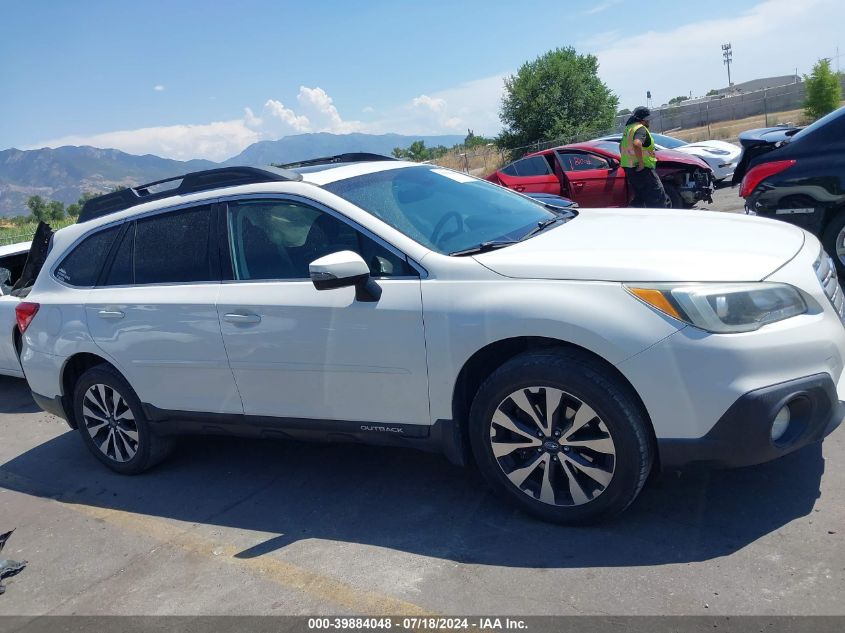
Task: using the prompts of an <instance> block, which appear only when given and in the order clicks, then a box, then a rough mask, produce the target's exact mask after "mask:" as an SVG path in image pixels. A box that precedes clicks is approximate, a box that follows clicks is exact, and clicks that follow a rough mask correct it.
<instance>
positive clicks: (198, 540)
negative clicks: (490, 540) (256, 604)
mask: <svg viewBox="0 0 845 633" xmlns="http://www.w3.org/2000/svg"><path fill="white" fill-rule="evenodd" d="M3 482H6V483H8V484H11V486H10V487H11V489H12V490H14V489H15V487H16V486H15V485H14V484H15V483H16V482H17V483H18V484H24V483H26V484H28V485H27V486H25V487H26V488H30V489H32V486H33V484H34V485H35V486H36V488H35V489H38V488H40V487H43V486H38V484H37V483H36V482H32V481H31V480H28V479H25V478H22V477H20V476H18V475H14V474H12V473H10V472H8V471H6V470H4V469H0V485H2V483H3ZM22 487H23V486H22ZM57 503H59V504H60V505H61V506H62V507H63V508H67V509H69V510H73V511H74V512H78V513H79V514H82V515H85V516H87V517H91V518H93V519H97V520H100V521H104V522H106V523H109V524H111V525H114V526H117V527H120V528H123V529H126V530H130V531H132V532H137V533H139V534H142V535H144V536H149V537H152V538H154V539H155V540H157V541H161V542H162V543H163V544H166V545H173V546H175V547H179V548H181V549H183V550H185V551H188V552H191V553H193V554H198V555H200V556H205V557H211V558H213V559H214V560H215V561H219V562H222V563H226V564H229V565H235V566H237V567H241V568H246V569H249V570H250V571H253V572H256V573H258V574H260V576H261V578H266V579H268V580H271V581H273V582H275V583H277V584H279V585H282V586H284V587H287V588H290V589H297V590H299V591H303V592H305V593H307V594H308V595H310V596H313V597H315V598H318V599H320V600H327V601H330V602H333V603H334V604H337V605H341V606H343V607H347V608H348V609H350V610H351V611H353V612H356V613H361V614H363V615H374V616H375V615H436V614H433V613H431V612H429V611H426V610H425V609H423V608H422V607H420V606H418V605H416V604H413V603H411V602H406V601H404V600H399V599H397V598H392V597H390V596H386V595H384V594H380V593H377V592H374V591H367V590H362V589H357V588H355V587H353V586H351V585H349V584H347V583H344V582H340V581H338V580H335V579H333V578H330V577H328V576H324V575H322V574H319V573H316V572H313V571H310V570H308V569H305V568H303V567H299V566H297V565H293V564H291V563H287V562H284V561H281V560H279V559H277V558H273V557H271V556H266V555H265V556H259V557H256V558H235V555H236V554H238V553H239V552H240V551H241V550H240V549H238V548H236V547H232V546H231V545H222V546H221V545H219V543H217V542H214V541H211V540H209V539H206V538H203V537H202V536H199V535H197V534H194V533H193V532H192V530H191V528H188V529H185V528H183V527H179V526H177V525H174V524H172V523H170V522H168V521H165V520H163V519H158V518H155V517H151V516H148V515H145V514H136V513H133V512H125V511H123V510H115V509H112V508H102V507H96V506H90V505H85V504H81V503H74V502H73V501H58V502H57Z"/></svg>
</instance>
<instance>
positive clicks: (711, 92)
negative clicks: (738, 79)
mask: <svg viewBox="0 0 845 633" xmlns="http://www.w3.org/2000/svg"><path fill="white" fill-rule="evenodd" d="M717 94H719V91H718V90H716V89H715V88H711V89H710V90H708V91H707V96H708V97H715V96H716V95H717Z"/></svg>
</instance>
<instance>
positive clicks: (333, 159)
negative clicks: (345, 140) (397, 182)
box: [275, 152, 397, 169]
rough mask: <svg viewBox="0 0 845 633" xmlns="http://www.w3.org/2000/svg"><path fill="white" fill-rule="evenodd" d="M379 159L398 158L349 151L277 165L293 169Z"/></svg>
mask: <svg viewBox="0 0 845 633" xmlns="http://www.w3.org/2000/svg"><path fill="white" fill-rule="evenodd" d="M378 160H397V159H395V158H391V157H390V156H383V155H382V154H372V153H370V152H348V153H346V154H337V155H336V156H324V157H322V158H309V159H308V160H300V161H297V162H295V163H286V164H284V165H275V166H276V167H281V168H282V169H293V168H294V167H312V166H314V165H331V164H333V163H362V162H365V161H378Z"/></svg>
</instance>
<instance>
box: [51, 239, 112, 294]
mask: <svg viewBox="0 0 845 633" xmlns="http://www.w3.org/2000/svg"><path fill="white" fill-rule="evenodd" d="M118 231H120V226H114V227H111V228H108V229H105V230H103V231H99V232H97V233H94V234H93V235H89V236H88V237H86V238H85V239H83V240H82V241H81V242H80V243H79V244H77V245H76V246H75V247H74V248H73V250H71V252H70V253H68V254H67V255H65V257H64V259H62V261H61V263H60V264H59V265H58V266H57V267H56V269H55V272H54V273H53V274H54V276H55V277H56V279H58V280H59V281H61V282H62V283H66V284H69V285H71V286H93V285H95V284H96V283H97V278H98V277H99V276H100V271H101V270H102V268H103V263H104V262H105V261H106V256H107V255H108V254H109V249H111V247H112V244H113V243H114V240H115V238H116V237H117V234H118Z"/></svg>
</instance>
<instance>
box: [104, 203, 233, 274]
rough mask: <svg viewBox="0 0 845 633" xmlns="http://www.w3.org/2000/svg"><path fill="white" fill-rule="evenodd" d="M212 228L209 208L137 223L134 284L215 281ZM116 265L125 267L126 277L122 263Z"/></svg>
mask: <svg viewBox="0 0 845 633" xmlns="http://www.w3.org/2000/svg"><path fill="white" fill-rule="evenodd" d="M212 226H213V222H212V217H211V205H205V206H201V207H193V208H190V209H183V210H180V211H172V212H169V213H162V214H160V215H155V216H152V217H150V218H145V219H142V220H138V221H137V222H136V226H135V236H134V249H133V251H134V252H133V257H132V269H133V273H134V281H133V283H135V284H139V285H140V284H162V283H189V282H196V281H216V280H218V279H219V275H218V274H217V272H216V270H215V268H216V264H215V261H216V258H214V257H212V252H213V249H212V248H211V243H212ZM127 235H128V234H127ZM124 241H125V240H124ZM118 255H122V254H121V253H119V254H118ZM116 262H117V263H119V264H120V266H123V267H124V268H123V270H124V273H122V274H125V266H126V264H125V261H124V260H123V259H122V258H121V257H118V258H117V259H116Z"/></svg>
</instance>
